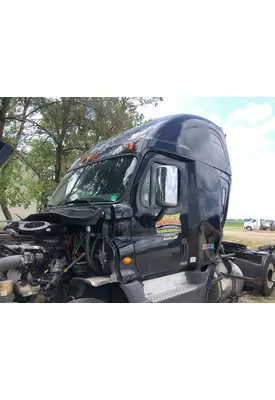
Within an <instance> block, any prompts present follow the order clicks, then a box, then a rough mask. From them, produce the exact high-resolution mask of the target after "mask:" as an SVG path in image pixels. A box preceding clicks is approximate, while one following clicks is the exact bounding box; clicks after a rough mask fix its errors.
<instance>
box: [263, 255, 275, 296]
mask: <svg viewBox="0 0 275 400" xmlns="http://www.w3.org/2000/svg"><path fill="white" fill-rule="evenodd" d="M274 271H275V259H274V257H273V256H271V255H268V256H267V257H266V259H265V260H264V266H263V274H262V278H263V294H264V295H265V296H270V295H271V294H272V292H273V291H274V288H275V282H272V280H271V278H272V273H273V272H274Z"/></svg>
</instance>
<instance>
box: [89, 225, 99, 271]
mask: <svg viewBox="0 0 275 400" xmlns="http://www.w3.org/2000/svg"><path fill="white" fill-rule="evenodd" d="M90 239H91V227H90V226H87V227H86V236H85V257H86V261H87V264H88V266H89V267H90V268H92V269H93V270H94V271H95V272H96V273H97V274H98V275H101V272H100V271H99V270H98V269H97V267H96V265H95V263H94V260H93V255H94V251H95V247H96V244H97V241H98V237H96V238H95V240H94V243H93V246H92V249H91V250H90V244H91V240H90Z"/></svg>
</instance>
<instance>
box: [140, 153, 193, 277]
mask: <svg viewBox="0 0 275 400" xmlns="http://www.w3.org/2000/svg"><path fill="white" fill-rule="evenodd" d="M161 165H172V166H176V167H177V168H178V172H179V182H178V188H179V190H178V206H177V207H175V208H169V209H167V210H166V211H165V213H164V215H163V217H162V218H161V220H159V221H157V222H156V223H154V224H153V225H152V226H148V227H146V226H144V224H143V223H142V216H145V215H146V214H150V215H157V214H158V213H159V212H160V210H161V209H160V208H159V207H158V206H157V205H156V203H155V186H156V169H157V167H158V166H161ZM187 181H188V179H187V171H186V165H185V163H183V162H179V161H177V160H175V159H173V158H170V157H165V156H160V155H156V154H155V153H148V154H147V157H146V159H145V160H144V163H143V166H142V168H141V170H140V172H139V174H138V176H137V179H136V185H135V190H134V191H133V197H134V199H133V200H134V201H135V204H136V210H135V215H136V217H135V218H134V221H133V227H132V239H133V242H134V246H135V253H136V268H137V270H138V271H139V273H140V274H141V276H143V277H144V278H145V277H148V278H150V277H153V276H160V275H168V274H170V273H173V272H176V271H179V270H180V269H182V267H183V266H184V265H186V264H187V254H188V241H187V236H186V232H187V231H188V229H187V226H186V225H187V224H188V203H187V193H188V192H187V189H188V187H187V186H188V183H187Z"/></svg>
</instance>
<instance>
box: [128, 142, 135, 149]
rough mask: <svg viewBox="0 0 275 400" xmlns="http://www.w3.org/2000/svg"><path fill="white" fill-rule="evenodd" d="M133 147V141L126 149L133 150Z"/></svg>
mask: <svg viewBox="0 0 275 400" xmlns="http://www.w3.org/2000/svg"><path fill="white" fill-rule="evenodd" d="M133 148H134V143H131V144H129V146H128V150H130V151H131V150H133Z"/></svg>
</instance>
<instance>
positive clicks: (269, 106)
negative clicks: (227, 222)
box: [142, 97, 275, 219]
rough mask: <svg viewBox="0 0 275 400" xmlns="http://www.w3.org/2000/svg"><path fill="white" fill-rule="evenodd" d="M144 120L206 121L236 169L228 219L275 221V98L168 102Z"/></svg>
mask: <svg viewBox="0 0 275 400" xmlns="http://www.w3.org/2000/svg"><path fill="white" fill-rule="evenodd" d="M142 112H143V114H144V116H145V118H159V117H164V116H167V115H173V114H184V113H187V114H188V113H190V114H196V115H200V116H203V117H206V118H208V119H210V120H212V121H213V122H215V123H216V124H218V125H219V126H221V127H222V128H223V130H224V133H225V134H226V141H227V145H228V150H229V156H230V161H231V168H232V187H231V195H230V201H229V209H228V215H227V217H228V218H250V217H253V218H270V219H275V184H274V169H275V168H274V167H275V97H269V98H264V97H220V98H218V97H215V98H211V97H209V98H184V97H164V98H163V101H162V102H160V103H159V105H158V106H157V107H154V106H147V107H146V108H145V109H143V110H142Z"/></svg>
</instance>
